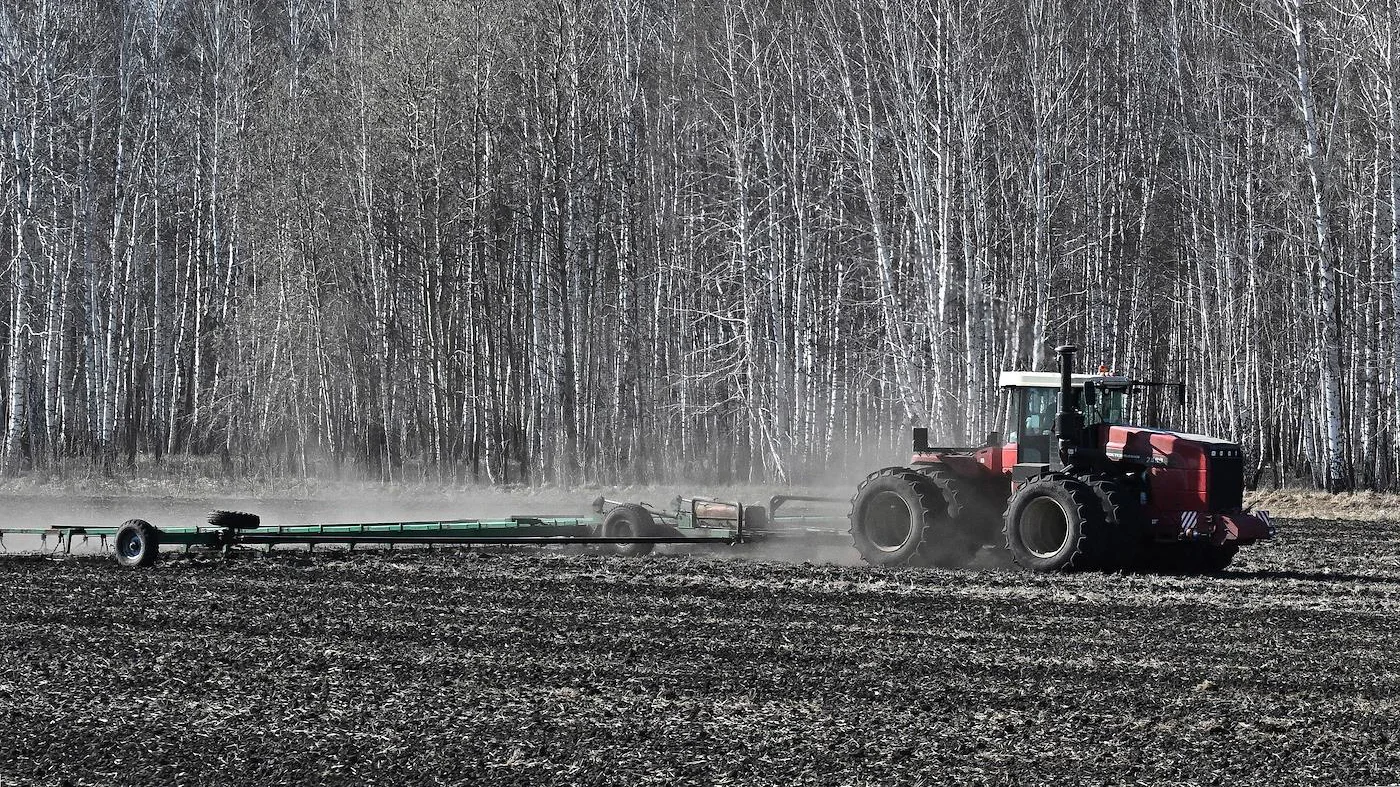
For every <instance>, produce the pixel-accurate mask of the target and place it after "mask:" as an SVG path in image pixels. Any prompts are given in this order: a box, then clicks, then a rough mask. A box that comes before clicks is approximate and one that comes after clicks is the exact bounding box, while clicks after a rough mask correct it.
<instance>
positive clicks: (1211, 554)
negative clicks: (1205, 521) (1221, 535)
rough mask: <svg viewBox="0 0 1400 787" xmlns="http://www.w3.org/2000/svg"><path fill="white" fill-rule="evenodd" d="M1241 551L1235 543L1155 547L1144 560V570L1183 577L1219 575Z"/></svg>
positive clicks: (1201, 543)
mask: <svg viewBox="0 0 1400 787" xmlns="http://www.w3.org/2000/svg"><path fill="white" fill-rule="evenodd" d="M1239 551H1240V548H1239V547H1238V546H1235V545H1234V544H1223V545H1216V544H1211V543H1203V542H1198V541H1186V542H1179V543H1173V544H1154V545H1153V546H1152V549H1151V550H1150V551H1149V552H1148V553H1147V554H1146V556H1145V559H1144V560H1143V567H1144V568H1145V569H1146V570H1148V571H1152V572H1154V573H1159V574H1175V575H1180V576H1194V575H1197V574H1219V573H1221V572H1223V571H1224V570H1225V569H1226V568H1228V567H1229V566H1230V563H1231V562H1232V561H1233V560H1234V559H1235V555H1236V554H1237V553H1239Z"/></svg>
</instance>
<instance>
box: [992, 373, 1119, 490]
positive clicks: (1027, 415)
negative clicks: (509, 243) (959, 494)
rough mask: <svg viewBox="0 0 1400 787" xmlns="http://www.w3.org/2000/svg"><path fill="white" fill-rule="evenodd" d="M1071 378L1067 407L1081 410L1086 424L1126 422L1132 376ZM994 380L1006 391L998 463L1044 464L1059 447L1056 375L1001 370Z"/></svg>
mask: <svg viewBox="0 0 1400 787" xmlns="http://www.w3.org/2000/svg"><path fill="white" fill-rule="evenodd" d="M1071 380H1072V383H1073V389H1072V390H1073V401H1072V403H1071V405H1072V407H1073V409H1074V410H1077V411H1079V412H1080V413H1082V414H1083V417H1084V426H1085V428H1088V427H1092V426H1096V425H1098V424H1122V423H1126V418H1127V415H1128V409H1127V408H1128V396H1129V395H1130V394H1131V392H1132V389H1133V381H1132V380H1130V379H1128V378H1127V377H1118V376H1108V375H1088V374H1076V375H1073V376H1072V377H1071ZM998 382H999V384H1000V386H1001V388H1002V390H1003V391H1006V392H1008V393H1009V395H1010V400H1009V402H1008V403H1007V407H1006V429H1005V432H1004V434H1005V436H1006V437H1005V439H1006V445H1004V446H1003V447H1002V451H1003V455H1004V458H1003V465H1004V466H1007V467H1010V466H1011V465H1014V464H1017V463H1018V462H1028V463H1037V464H1040V463H1049V462H1050V461H1051V457H1052V455H1053V452H1054V451H1056V450H1058V448H1057V445H1056V442H1055V414H1056V412H1057V410H1058V408H1059V396H1060V375H1059V374H1057V373H1054V372H1002V373H1001V378H1000V380H999V381H998ZM1009 452H1014V453H1009Z"/></svg>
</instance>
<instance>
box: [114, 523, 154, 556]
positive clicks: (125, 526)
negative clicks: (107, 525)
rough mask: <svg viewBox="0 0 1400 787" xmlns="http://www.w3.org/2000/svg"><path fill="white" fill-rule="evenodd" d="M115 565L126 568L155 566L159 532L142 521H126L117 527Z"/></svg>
mask: <svg viewBox="0 0 1400 787" xmlns="http://www.w3.org/2000/svg"><path fill="white" fill-rule="evenodd" d="M114 546H115V551H116V553H117V564H118V565H120V566H125V567H126V568H146V567H148V566H153V565H155V562H156V556H157V555H158V554H159V553H160V532H159V531H157V530H156V529H155V528H154V527H152V526H151V523H150V522H147V521H146V520H144V519H128V520H126V521H125V522H123V523H121V525H119V526H118V527H117V536H116V539H115V544H114Z"/></svg>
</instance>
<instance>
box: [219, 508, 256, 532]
mask: <svg viewBox="0 0 1400 787" xmlns="http://www.w3.org/2000/svg"><path fill="white" fill-rule="evenodd" d="M209 524H211V525H213V526H214V527H229V528H233V529H234V530H252V529H253V528H255V527H257V526H258V525H260V524H262V519H261V518H260V517H259V516H258V515H257V514H248V513H244V512H243V511H210V512H209Z"/></svg>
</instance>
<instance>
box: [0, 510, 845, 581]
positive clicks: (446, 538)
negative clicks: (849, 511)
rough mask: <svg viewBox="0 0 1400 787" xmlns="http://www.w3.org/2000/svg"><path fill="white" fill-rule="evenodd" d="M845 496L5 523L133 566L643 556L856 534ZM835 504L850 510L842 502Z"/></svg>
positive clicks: (6, 531) (0, 535)
mask: <svg viewBox="0 0 1400 787" xmlns="http://www.w3.org/2000/svg"><path fill="white" fill-rule="evenodd" d="M847 502H848V501H847V500H845V499H844V498H834V497H815V496H807V495H774V496H772V497H770V498H769V500H768V503H767V505H766V506H763V505H745V504H744V503H741V502H728V501H721V500H712V499H708V498H702V497H680V498H676V500H675V501H674V502H673V503H672V506H671V507H670V508H669V509H658V508H654V507H652V506H649V505H646V504H643V503H628V502H621V501H616V500H609V499H607V498H601V497H600V498H598V499H597V500H595V501H594V502H593V506H592V512H591V513H589V514H585V515H581V516H565V515H517V516H508V517H504V518H500V519H471V518H463V519H445V520H417V521H406V522H335V523H321V524H273V525H268V524H264V523H263V522H262V519H261V518H260V517H259V516H257V515H256V514H250V513H244V512H241V511H214V512H213V513H211V514H210V515H209V518H208V521H207V523H204V524H193V525H175V526H163V527H156V526H155V525H152V524H151V523H150V522H148V521H146V520H144V519H129V520H127V521H125V522H123V523H121V524H119V525H76V524H53V525H45V526H39V527H9V526H4V527H0V542H3V540H4V538H5V536H7V535H11V536H21V535H23V536H38V537H39V538H40V539H41V541H42V542H43V543H45V544H47V543H49V541H50V540H53V541H54V543H55V549H57V550H59V551H61V552H63V553H64V554H68V553H71V552H72V551H73V547H74V543H75V541H77V540H78V539H81V540H82V542H83V543H87V542H90V541H92V540H93V539H96V540H97V541H98V543H99V545H100V546H101V547H102V548H104V549H106V548H107V547H109V546H110V547H111V548H112V551H113V553H114V554H115V556H116V559H117V562H118V563H119V564H121V565H123V566H126V567H130V568H139V567H147V566H152V565H154V564H155V563H156V561H157V560H158V559H159V557H160V553H161V551H162V549H163V548H182V549H184V550H185V551H191V550H203V551H222V552H225V553H227V552H229V551H230V550H232V549H234V548H235V547H264V548H266V549H268V550H272V549H274V548H275V547H277V546H285V545H298V546H304V547H306V548H308V549H315V548H316V547H317V546H318V545H334V546H342V547H346V548H349V549H354V548H355V547H356V546H359V545H362V544H369V545H387V546H389V547H391V548H392V547H393V546H396V545H424V546H502V545H555V546H565V545H598V546H603V547H610V548H611V549H612V550H613V551H615V552H616V553H617V554H620V555H625V556H634V557H635V556H641V555H645V554H647V553H649V552H651V551H652V550H653V549H655V548H656V546H657V545H658V544H684V545H717V546H740V545H745V544H754V543H758V542H762V541H767V540H770V539H778V538H790V537H813V536H821V535H832V536H834V535H837V534H844V533H846V532H847V527H848V521H847V515H846V511H845V509H844V506H845V505H846V504H847ZM835 504H840V505H841V506H843V508H842V509H840V510H836V509H835V508H833V506H834V505H835Z"/></svg>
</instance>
